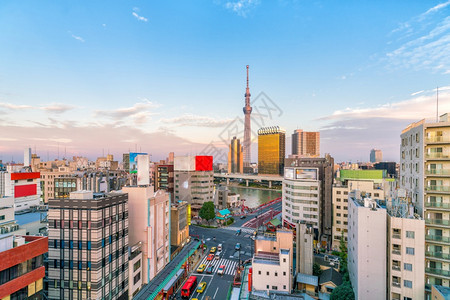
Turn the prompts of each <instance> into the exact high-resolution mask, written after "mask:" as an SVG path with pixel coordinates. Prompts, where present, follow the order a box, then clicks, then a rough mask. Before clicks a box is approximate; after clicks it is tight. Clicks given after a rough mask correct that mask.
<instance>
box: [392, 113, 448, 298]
mask: <svg viewBox="0 0 450 300" xmlns="http://www.w3.org/2000/svg"><path fill="white" fill-rule="evenodd" d="M448 117H449V116H448V114H444V115H442V116H440V118H439V122H435V123H427V122H425V120H421V121H419V122H416V123H412V124H410V125H409V126H408V127H406V128H405V129H404V130H403V131H402V133H401V146H400V154H401V157H400V180H399V181H400V188H401V189H402V190H404V191H406V197H407V199H408V200H409V201H411V203H412V204H413V205H414V207H415V211H416V212H417V213H418V214H419V215H420V216H421V217H423V218H424V219H425V249H426V250H425V251H426V253H425V289H426V292H427V294H429V293H431V286H432V285H442V286H445V287H449V286H450V120H449V118H448Z"/></svg>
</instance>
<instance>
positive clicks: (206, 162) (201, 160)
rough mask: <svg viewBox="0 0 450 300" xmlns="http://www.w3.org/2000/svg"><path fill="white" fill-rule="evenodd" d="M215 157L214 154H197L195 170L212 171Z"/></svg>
mask: <svg viewBox="0 0 450 300" xmlns="http://www.w3.org/2000/svg"><path fill="white" fill-rule="evenodd" d="M212 170H213V157H212V156H206V155H203V156H196V157H195V171H212Z"/></svg>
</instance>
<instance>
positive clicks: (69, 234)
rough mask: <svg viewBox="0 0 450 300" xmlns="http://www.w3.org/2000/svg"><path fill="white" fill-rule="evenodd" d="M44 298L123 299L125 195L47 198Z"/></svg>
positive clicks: (125, 284) (125, 294)
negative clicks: (47, 247)
mask: <svg viewBox="0 0 450 300" xmlns="http://www.w3.org/2000/svg"><path fill="white" fill-rule="evenodd" d="M48 220H49V229H48V231H49V253H48V259H49V270H48V281H49V285H48V298H49V299H127V298H128V280H129V279H128V220H129V218H128V195H127V194H124V193H118V192H114V193H110V194H95V195H94V194H93V192H90V191H77V192H72V193H71V194H70V198H69V199H49V211H48Z"/></svg>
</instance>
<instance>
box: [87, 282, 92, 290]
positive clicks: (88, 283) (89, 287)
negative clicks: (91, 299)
mask: <svg viewBox="0 0 450 300" xmlns="http://www.w3.org/2000/svg"><path fill="white" fill-rule="evenodd" d="M86 288H87V289H88V290H90V289H91V283H90V282H89V281H88V282H87V283H86Z"/></svg>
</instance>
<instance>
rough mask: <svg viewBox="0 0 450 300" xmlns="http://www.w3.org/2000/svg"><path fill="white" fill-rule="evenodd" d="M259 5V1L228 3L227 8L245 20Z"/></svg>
mask: <svg viewBox="0 0 450 300" xmlns="http://www.w3.org/2000/svg"><path fill="white" fill-rule="evenodd" d="M258 5H259V0H238V1H228V2H226V3H225V8H226V9H228V10H231V11H232V12H234V13H236V14H237V15H238V16H241V17H244V18H245V17H246V16H247V14H248V13H249V12H250V10H251V9H253V8H254V7H256V6H258Z"/></svg>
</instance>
